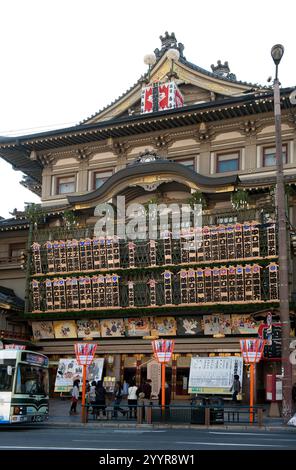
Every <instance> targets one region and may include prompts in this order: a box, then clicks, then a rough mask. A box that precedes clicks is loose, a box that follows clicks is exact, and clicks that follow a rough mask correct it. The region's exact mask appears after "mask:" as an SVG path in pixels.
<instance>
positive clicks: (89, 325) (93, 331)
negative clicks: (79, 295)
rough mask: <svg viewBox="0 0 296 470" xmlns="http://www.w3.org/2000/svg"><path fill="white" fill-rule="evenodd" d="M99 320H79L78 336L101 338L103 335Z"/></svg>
mask: <svg viewBox="0 0 296 470" xmlns="http://www.w3.org/2000/svg"><path fill="white" fill-rule="evenodd" d="M100 331H101V327H100V322H99V320H84V319H83V320H77V336H78V338H99V337H100V336H101V333H100Z"/></svg>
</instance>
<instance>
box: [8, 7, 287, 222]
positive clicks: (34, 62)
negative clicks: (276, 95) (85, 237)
mask: <svg viewBox="0 0 296 470" xmlns="http://www.w3.org/2000/svg"><path fill="white" fill-rule="evenodd" d="M295 13H296V2H295V1H294V0H281V2H279V1H275V0H269V1H267V0H260V1H259V0H248V1H244V2H243V1H241V0H209V1H207V2H204V1H200V0H183V1H182V2H180V1H176V0H171V1H168V0H149V2H147V1H143V0H124V1H123V0H108V1H107V2H105V1H103V0H80V1H79V0H42V1H40V0H25V1H24V0H2V1H1V2H0V18H1V28H0V45H1V46H0V47H1V74H0V135H2V136H3V135H13V134H19V135H25V134H31V133H33V132H42V131H43V130H45V129H49V128H50V129H54V128H58V127H67V126H68V125H69V126H70V125H73V124H78V123H79V122H80V121H82V120H84V119H86V118H87V117H89V116H91V115H92V114H94V113H96V112H97V111H99V110H100V109H102V108H103V107H104V106H106V105H108V104H110V103H111V101H113V100H115V99H116V98H117V97H118V96H119V95H121V94H122V93H124V92H125V91H126V90H127V89H128V88H129V87H130V86H132V85H133V84H134V83H135V82H136V81H137V80H138V79H139V77H140V76H141V75H142V74H144V73H145V72H146V70H147V68H146V67H147V66H146V65H145V64H144V62H143V57H144V55H145V54H147V53H150V52H153V50H154V49H155V48H156V47H158V48H160V39H159V36H160V35H163V34H164V33H165V31H168V32H169V33H171V32H175V35H176V38H177V40H178V42H182V43H183V44H184V46H185V50H184V55H185V57H186V59H187V60H189V61H190V62H193V63H195V64H196V65H199V66H201V67H203V68H205V69H207V70H210V71H211V64H213V63H216V62H217V60H218V59H220V60H222V61H223V62H224V61H225V60H228V62H229V66H230V69H231V72H233V73H235V74H236V76H237V79H238V80H243V81H248V82H252V83H260V84H262V85H266V84H267V78H268V77H269V76H273V75H274V64H273V61H272V59H271V56H270V50H271V47H272V46H273V45H274V44H276V43H281V44H283V45H284V47H285V53H284V56H283V59H282V62H281V64H280V70H279V76H280V80H281V83H282V86H285V87H286V86H295V85H296V70H295V58H296V56H295V51H296V39H295V32H294V31H295V28H296V15H295ZM21 179H22V174H21V172H19V171H14V170H13V169H12V168H11V166H10V165H9V164H7V163H6V162H4V161H3V160H0V216H2V217H10V215H9V212H10V211H12V210H13V209H14V208H18V209H19V210H22V209H23V208H24V203H25V202H38V198H37V196H35V195H34V194H33V193H31V192H30V191H29V190H27V189H25V188H23V187H22V186H21V185H20V184H19V181H20V180H21Z"/></svg>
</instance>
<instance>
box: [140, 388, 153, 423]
mask: <svg viewBox="0 0 296 470" xmlns="http://www.w3.org/2000/svg"><path fill="white" fill-rule="evenodd" d="M151 383H152V381H151V380H150V379H146V380H145V382H144V383H142V385H140V387H139V388H138V390H137V392H136V393H137V396H138V405H139V406H142V419H143V420H144V419H145V407H146V406H150V405H151V392H152V387H151Z"/></svg>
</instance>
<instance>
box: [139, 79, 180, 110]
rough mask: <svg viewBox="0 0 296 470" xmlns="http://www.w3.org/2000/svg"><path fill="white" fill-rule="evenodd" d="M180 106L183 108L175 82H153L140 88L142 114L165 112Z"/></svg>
mask: <svg viewBox="0 0 296 470" xmlns="http://www.w3.org/2000/svg"><path fill="white" fill-rule="evenodd" d="M182 106H184V99H183V96H182V94H181V92H180V90H179V88H178V87H177V85H176V83H175V82H166V83H159V82H155V83H153V84H149V85H147V86H145V87H143V88H142V94H141V113H142V114H145V113H152V112H157V111H165V110H167V109H174V108H180V107H182Z"/></svg>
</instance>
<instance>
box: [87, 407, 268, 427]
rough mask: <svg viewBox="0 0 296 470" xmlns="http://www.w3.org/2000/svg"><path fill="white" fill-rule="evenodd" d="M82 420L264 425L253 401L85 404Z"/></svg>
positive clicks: (260, 409) (259, 409)
mask: <svg viewBox="0 0 296 470" xmlns="http://www.w3.org/2000/svg"><path fill="white" fill-rule="evenodd" d="M85 408H86V413H85V422H88V421H93V420H106V421H117V422H118V421H130V422H137V423H138V424H142V423H147V424H198V425H205V426H211V425H249V424H254V425H256V426H263V424H264V423H263V411H264V407H263V406H260V405H255V406H253V407H252V408H250V407H249V406H247V405H239V404H237V405H236V404H233V405H226V404H220V405H218V404H207V405H196V404H191V405H178V404H173V405H168V406H165V407H164V408H162V407H161V406H160V405H154V404H153V405H148V406H142V405H133V406H132V407H129V406H128V405H125V404H120V405H111V406H110V405H109V406H102V405H93V406H92V405H85Z"/></svg>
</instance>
